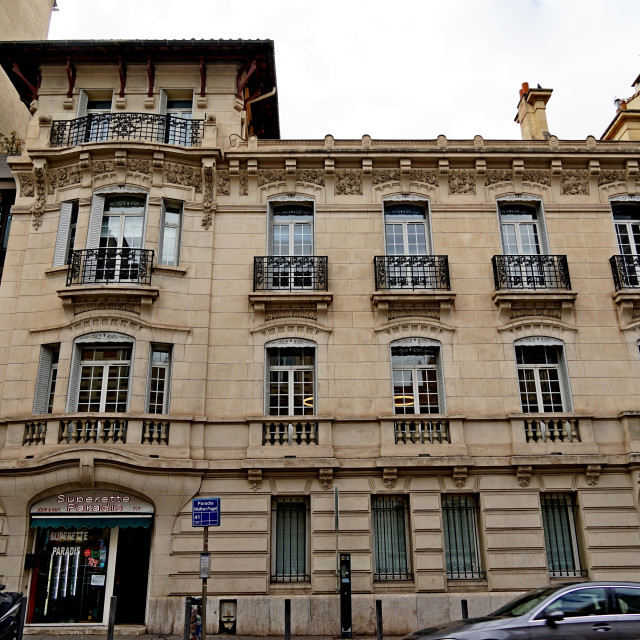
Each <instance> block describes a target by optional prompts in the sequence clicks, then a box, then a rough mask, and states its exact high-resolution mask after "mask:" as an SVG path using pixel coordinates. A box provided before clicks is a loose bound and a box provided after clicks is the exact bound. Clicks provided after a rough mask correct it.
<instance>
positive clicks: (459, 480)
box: [453, 467, 467, 489]
mask: <svg viewBox="0 0 640 640" xmlns="http://www.w3.org/2000/svg"><path fill="white" fill-rule="evenodd" d="M453 484H455V485H456V487H457V488H458V489H462V487H464V485H465V484H467V467H453Z"/></svg>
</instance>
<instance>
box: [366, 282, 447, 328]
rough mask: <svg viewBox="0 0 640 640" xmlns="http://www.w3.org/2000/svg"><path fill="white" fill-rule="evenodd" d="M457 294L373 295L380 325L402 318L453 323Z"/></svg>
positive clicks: (414, 292) (391, 292) (405, 292)
mask: <svg viewBox="0 0 640 640" xmlns="http://www.w3.org/2000/svg"><path fill="white" fill-rule="evenodd" d="M455 297H456V294H455V293H451V292H450V291H446V292H435V291H430V290H424V291H386V292H376V293H372V294H371V302H372V303H373V308H374V310H375V311H376V313H377V317H378V324H386V323H387V322H389V321H391V320H396V319H398V318H401V317H409V316H412V317H426V318H431V319H432V320H437V321H439V322H442V323H444V324H450V322H451V309H452V308H453V304H454V301H455Z"/></svg>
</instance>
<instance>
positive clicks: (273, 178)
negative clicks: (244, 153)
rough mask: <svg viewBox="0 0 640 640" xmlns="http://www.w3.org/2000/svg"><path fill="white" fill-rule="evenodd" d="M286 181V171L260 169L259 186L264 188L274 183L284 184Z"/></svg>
mask: <svg viewBox="0 0 640 640" xmlns="http://www.w3.org/2000/svg"><path fill="white" fill-rule="evenodd" d="M285 180H286V172H285V170H284V169H258V186H259V187H263V186H264V185H265V184H271V183H272V182H284V181H285Z"/></svg>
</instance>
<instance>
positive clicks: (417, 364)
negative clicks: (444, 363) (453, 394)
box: [391, 345, 444, 414]
mask: <svg viewBox="0 0 640 640" xmlns="http://www.w3.org/2000/svg"><path fill="white" fill-rule="evenodd" d="M391 367H392V373H393V409H394V413H396V414H424V413H444V385H443V384H442V371H441V365H440V349H439V348H438V347H431V346H415V345H413V346H412V345H398V346H392V347H391Z"/></svg>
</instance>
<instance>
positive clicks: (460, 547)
mask: <svg viewBox="0 0 640 640" xmlns="http://www.w3.org/2000/svg"><path fill="white" fill-rule="evenodd" d="M442 517H443V532H444V538H445V556H446V564H447V579H450V580H461V579H462V580H465V579H467V580H468V579H474V580H478V579H483V578H484V577H485V572H484V571H482V567H481V562H480V543H479V540H478V501H477V500H476V497H475V496H473V495H445V496H442Z"/></svg>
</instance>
